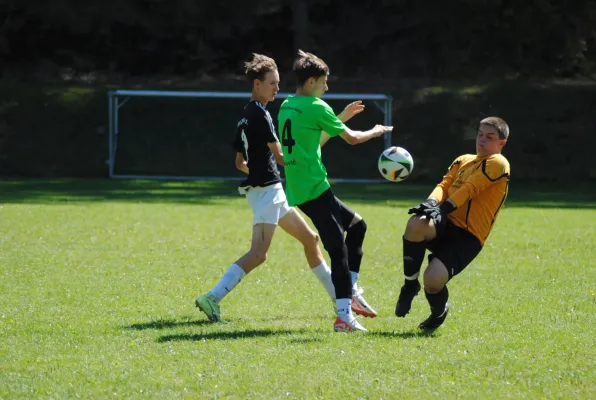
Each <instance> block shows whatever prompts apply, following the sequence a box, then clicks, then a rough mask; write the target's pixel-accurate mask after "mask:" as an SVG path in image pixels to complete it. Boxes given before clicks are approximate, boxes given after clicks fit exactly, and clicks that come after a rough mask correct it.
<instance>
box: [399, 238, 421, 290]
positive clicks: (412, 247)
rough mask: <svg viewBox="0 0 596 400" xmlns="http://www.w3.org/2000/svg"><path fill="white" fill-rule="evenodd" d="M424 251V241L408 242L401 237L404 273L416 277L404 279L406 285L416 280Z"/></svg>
mask: <svg viewBox="0 0 596 400" xmlns="http://www.w3.org/2000/svg"><path fill="white" fill-rule="evenodd" d="M425 253H426V243H424V242H410V241H409V240H407V239H406V238H403V255H404V275H405V276H408V277H416V278H414V279H406V280H405V281H406V285H408V284H415V283H416V282H418V278H417V274H419V273H420V268H421V267H422V261H424V254H425Z"/></svg>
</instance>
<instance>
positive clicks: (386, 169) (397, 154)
mask: <svg viewBox="0 0 596 400" xmlns="http://www.w3.org/2000/svg"><path fill="white" fill-rule="evenodd" d="M413 169H414V159H413V158H412V156H411V155H410V153H408V151H407V150H406V149H404V148H401V147H396V146H392V147H389V148H388V149H386V150H385V151H384V152H383V153H381V156H380V157H379V172H380V173H381V175H383V178H385V179H387V180H388V181H391V182H401V181H403V180H404V179H406V178H407V177H408V176H410V174H411V173H412V170H413Z"/></svg>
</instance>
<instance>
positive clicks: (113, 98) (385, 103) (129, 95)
mask: <svg viewBox="0 0 596 400" xmlns="http://www.w3.org/2000/svg"><path fill="white" fill-rule="evenodd" d="M293 95H294V93H287V92H286V93H284V92H280V93H277V94H276V96H275V97H276V98H282V99H283V98H287V97H289V96H293ZM251 96H252V93H250V92H217V91H168V90H114V91H110V92H108V119H109V122H108V124H109V125H108V126H109V129H108V133H109V139H108V159H107V161H106V163H107V164H108V175H109V177H110V178H117V179H171V180H241V179H245V178H238V177H230V176H199V175H193V176H183V175H140V174H120V173H117V172H116V170H115V166H116V161H117V158H116V154H117V149H118V142H119V135H120V125H119V122H120V119H119V117H120V110H121V108H122V107H124V106H125V105H126V103H128V102H129V101H132V99H133V98H135V97H171V98H174V97H175V98H212V99H246V100H247V101H248V100H249V99H250V98H251ZM323 99H324V100H363V101H371V102H373V104H375V106H376V107H377V108H378V109H379V110H380V111H381V113H382V114H383V123H384V125H391V122H392V119H391V109H392V97H391V96H389V95H385V94H360V93H358V94H356V93H333V94H325V95H323ZM274 119H275V118H274ZM390 146H391V132H387V133H385V134H384V148H387V147H390ZM335 180H336V181H337V179H335ZM343 180H344V181H371V182H372V181H377V180H376V179H370V180H367V179H343Z"/></svg>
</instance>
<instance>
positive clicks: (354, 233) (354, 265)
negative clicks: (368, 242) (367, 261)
mask: <svg viewBox="0 0 596 400" xmlns="http://www.w3.org/2000/svg"><path fill="white" fill-rule="evenodd" d="M365 235H366V222H364V220H363V219H361V220H360V221H358V222H357V223H355V224H354V225H352V226H350V227H349V228H348V229H347V230H346V247H347V248H348V265H349V267H350V271H352V272H356V273H359V272H360V264H361V263H362V243H364V236H365Z"/></svg>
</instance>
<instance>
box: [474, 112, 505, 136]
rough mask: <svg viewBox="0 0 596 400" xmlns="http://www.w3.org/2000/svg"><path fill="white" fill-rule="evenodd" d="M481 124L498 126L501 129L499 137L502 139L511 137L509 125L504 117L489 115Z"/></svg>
mask: <svg viewBox="0 0 596 400" xmlns="http://www.w3.org/2000/svg"><path fill="white" fill-rule="evenodd" d="M480 124H481V125H489V126H492V127H494V128H496V129H497V130H498V131H499V137H500V138H501V139H505V140H507V139H509V125H507V122H505V120H504V119H502V118H499V117H488V118H484V119H483V120H482V121H480Z"/></svg>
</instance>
